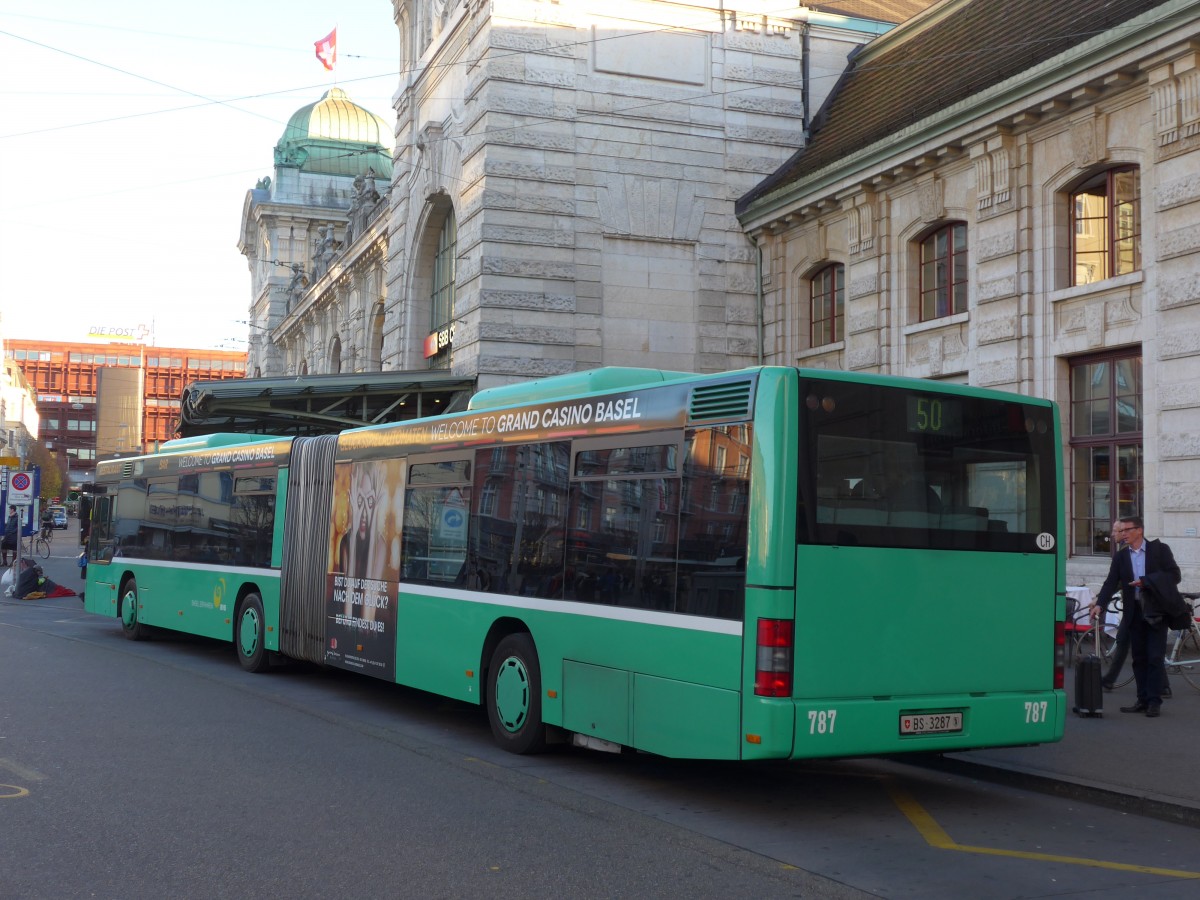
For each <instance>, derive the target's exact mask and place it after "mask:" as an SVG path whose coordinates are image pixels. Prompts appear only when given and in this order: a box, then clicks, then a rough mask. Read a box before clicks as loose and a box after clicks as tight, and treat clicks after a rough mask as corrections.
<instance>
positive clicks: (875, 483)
mask: <svg viewBox="0 0 1200 900" xmlns="http://www.w3.org/2000/svg"><path fill="white" fill-rule="evenodd" d="M801 397H802V401H801V402H802V407H801V411H800V412H801V416H800V418H801V440H800V479H799V489H800V496H799V507H800V516H799V521H798V523H797V524H798V528H799V536H800V540H801V541H803V542H808V543H815V544H838V545H861V546H875V547H908V548H918V547H929V548H934V549H939V548H940V549H961V550H1001V551H1012V552H1028V551H1029V550H1031V549H1035V546H1036V545H1035V539H1036V537H1037V535H1039V534H1043V533H1049V534H1054V533H1055V531H1056V522H1057V506H1056V500H1055V495H1054V491H1055V481H1056V479H1055V473H1054V471H1053V461H1054V458H1055V455H1054V419H1053V412H1052V410H1051V409H1050V408H1048V407H1045V406H1036V405H1033V404H1024V403H1020V402H1009V401H1003V400H995V399H991V398H982V397H970V396H963V395H954V394H940V393H936V392H932V391H920V390H917V391H914V390H912V389H910V388H900V387H887V386H880V385H862V384H850V383H842V382H833V381H829V382H825V381H817V380H813V381H809V382H807V383H805V385H804V387H803V389H802V391H801Z"/></svg>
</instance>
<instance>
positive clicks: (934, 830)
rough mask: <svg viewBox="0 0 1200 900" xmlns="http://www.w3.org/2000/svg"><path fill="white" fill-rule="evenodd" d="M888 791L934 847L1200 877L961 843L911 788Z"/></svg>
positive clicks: (1195, 875) (1197, 874) (889, 787)
mask: <svg viewBox="0 0 1200 900" xmlns="http://www.w3.org/2000/svg"><path fill="white" fill-rule="evenodd" d="M887 791H888V794H890V795H891V798H892V802H893V803H895V804H896V806H897V807H898V808H899V809H900V812H902V813H904V815H905V817H906V818H907V819H908V821H910V822H912V824H913V827H915V828H916V829H917V831H918V832H920V834H921V837H923V838H924V839H925V842H926V843H927V844H929V846H931V847H936V848H937V849H938V850H957V851H959V852H960V853H981V854H985V855H987V856H1011V857H1015V858H1017V859H1035V860H1038V861H1040V862H1057V863H1067V864H1068V865H1072V866H1091V867H1092V868H1094V869H1114V870H1117V871H1120V872H1141V873H1143V874H1146V875H1165V876H1167V877H1170V878H1200V872H1186V871H1183V870H1181V869H1160V868H1158V867H1156V866H1134V865H1130V864H1128V863H1116V862H1107V861H1105V860H1102V859H1088V858H1087V857H1082V856H1057V855H1055V854H1053V853H1034V852H1032V851H1029V850H1000V849H997V848H995V847H972V846H970V845H968V844H959V843H956V842H955V840H954V839H953V838H952V837H950V835H949V834H947V833H946V830H945V829H944V828H942V826H941V825H939V824H938V823H937V822H936V821H934V818H933V816H931V815H929V813H927V812H926V811H925V808H924V807H922V806H921V804H919V803H918V802H917V801H916V800H914V799H913V798H912V796H911V795H909V794H908V792H907V791H904V790H902V789H901V788H898V787H896V786H895V785H894V784H892V783H890V782H889V783H888V784H887Z"/></svg>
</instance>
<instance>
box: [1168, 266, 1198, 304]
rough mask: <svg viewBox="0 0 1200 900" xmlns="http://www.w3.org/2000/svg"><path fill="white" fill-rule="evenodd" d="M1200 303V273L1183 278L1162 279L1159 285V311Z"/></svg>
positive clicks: (1193, 273) (1192, 273)
mask: <svg viewBox="0 0 1200 900" xmlns="http://www.w3.org/2000/svg"><path fill="white" fill-rule="evenodd" d="M1195 303H1200V272H1191V273H1189V274H1187V275H1185V276H1183V277H1182V278H1162V279H1161V280H1160V281H1159V285H1158V307H1159V309H1177V308H1179V307H1181V306H1191V305H1193V304H1195Z"/></svg>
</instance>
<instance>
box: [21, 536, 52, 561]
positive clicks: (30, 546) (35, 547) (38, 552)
mask: <svg viewBox="0 0 1200 900" xmlns="http://www.w3.org/2000/svg"><path fill="white" fill-rule="evenodd" d="M21 547H22V550H21V552H22V553H24V554H25V556H27V557H29V558H30V559H33V557H34V556H40V557H41V558H42V559H49V558H50V541H49V540H47V539H46V538H44V537H42V533H41V532H40V531H39V532H38V533H37V534H31V535H30V536H29V540H27V541H24V542H23V543H22V545H21Z"/></svg>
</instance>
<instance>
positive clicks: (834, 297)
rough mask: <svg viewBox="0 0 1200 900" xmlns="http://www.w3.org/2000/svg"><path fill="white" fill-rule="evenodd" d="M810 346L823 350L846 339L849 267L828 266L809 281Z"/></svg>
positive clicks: (839, 265)
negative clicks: (824, 346) (847, 272)
mask: <svg viewBox="0 0 1200 900" xmlns="http://www.w3.org/2000/svg"><path fill="white" fill-rule="evenodd" d="M809 291H810V293H809V297H810V303H809V318H808V322H809V329H808V334H809V345H810V346H812V347H820V346H821V345H823V344H832V343H835V342H837V341H841V340H844V339H845V337H846V326H845V316H846V267H845V266H843V265H842V264H841V263H833V264H832V265H828V266H825V267H824V268H823V269H821V270H820V271H818V272H817V273H816V274H815V275H813V277H812V278H811V279H810V280H809Z"/></svg>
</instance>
